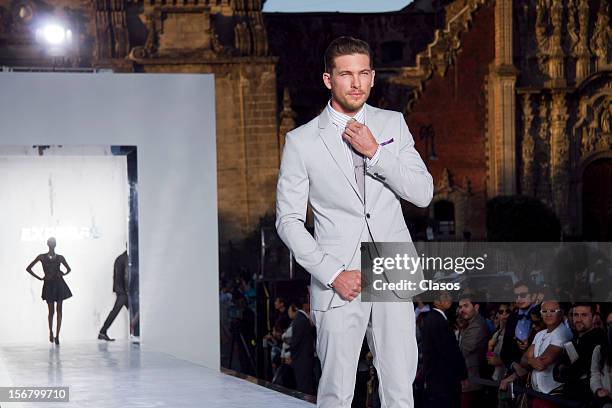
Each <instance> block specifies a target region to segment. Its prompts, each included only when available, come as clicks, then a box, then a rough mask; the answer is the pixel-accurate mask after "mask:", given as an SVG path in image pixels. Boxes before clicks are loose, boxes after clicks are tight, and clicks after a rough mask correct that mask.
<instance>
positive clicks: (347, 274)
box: [332, 269, 361, 302]
mask: <svg viewBox="0 0 612 408" xmlns="http://www.w3.org/2000/svg"><path fill="white" fill-rule="evenodd" d="M332 287H333V288H334V290H335V291H336V292H337V293H338V294H339V295H340V297H341V298H342V299H343V300H346V301H348V302H350V301H352V300H353V299H355V298H356V297H357V296H359V293H361V271H359V270H357V269H353V270H350V271H342V272H340V274H338V276H336V279H334V282H333V283H332Z"/></svg>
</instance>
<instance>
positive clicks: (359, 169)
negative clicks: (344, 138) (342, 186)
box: [351, 148, 365, 197]
mask: <svg viewBox="0 0 612 408" xmlns="http://www.w3.org/2000/svg"><path fill="white" fill-rule="evenodd" d="M351 153H352V155H353V167H354V169H355V181H356V182H357V188H358V189H359V192H360V193H361V197H365V195H364V191H365V174H364V173H363V164H364V160H363V156H362V155H360V154H359V153H357V151H355V149H353V148H351Z"/></svg>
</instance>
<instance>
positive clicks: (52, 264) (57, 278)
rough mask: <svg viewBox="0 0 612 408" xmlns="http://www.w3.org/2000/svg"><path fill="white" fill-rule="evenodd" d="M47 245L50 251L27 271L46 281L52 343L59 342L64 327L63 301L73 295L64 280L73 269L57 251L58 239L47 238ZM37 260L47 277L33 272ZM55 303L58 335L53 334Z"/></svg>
mask: <svg viewBox="0 0 612 408" xmlns="http://www.w3.org/2000/svg"><path fill="white" fill-rule="evenodd" d="M47 246H48V247H49V252H47V253H46V254H40V255H38V256H37V257H36V259H34V260H33V261H32V263H30V264H29V265H28V267H27V268H26V271H28V272H29V273H30V275H32V276H34V277H35V278H36V279H38V280H41V281H44V282H45V283H44V284H43V289H42V298H43V300H45V301H46V302H47V306H48V308H49V341H50V342H51V343H53V342H55V344H59V334H60V329H61V327H62V302H63V301H64V299H68V298H69V297H71V296H72V292H70V288H69V287H68V285H67V284H66V282H65V281H64V276H65V275H68V274H69V273H70V271H71V269H70V266H68V263H67V262H66V259H65V258H64V257H63V256H61V255H59V254H56V253H55V246H56V241H55V238H53V237H51V238H49V239H48V240H47ZM37 262H40V263H41V264H42V268H43V271H44V272H45V277H44V278H41V277H40V276H38V275H36V274H35V273H34V272H32V267H33V266H34V265H36V263H37ZM60 265H64V267H65V268H66V272H62V270H61V269H60ZM54 303H55V304H56V305H57V306H56V310H57V331H56V336H55V337H54V336H53V314H54Z"/></svg>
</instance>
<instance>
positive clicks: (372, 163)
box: [366, 145, 380, 168]
mask: <svg viewBox="0 0 612 408" xmlns="http://www.w3.org/2000/svg"><path fill="white" fill-rule="evenodd" d="M379 157H380V145H378V147H377V148H376V153H374V156H372V158H371V159H368V158H366V166H367V167H368V168H370V166H375V165H376V163H378V158H379Z"/></svg>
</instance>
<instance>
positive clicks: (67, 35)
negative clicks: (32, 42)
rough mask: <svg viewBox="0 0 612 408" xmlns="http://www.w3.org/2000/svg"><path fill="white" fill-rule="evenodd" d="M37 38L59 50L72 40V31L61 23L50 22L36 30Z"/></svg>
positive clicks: (51, 47)
mask: <svg viewBox="0 0 612 408" xmlns="http://www.w3.org/2000/svg"><path fill="white" fill-rule="evenodd" d="M36 39H37V41H38V42H40V43H43V44H46V45H47V46H48V47H50V49H53V50H55V51H57V50H58V48H60V47H64V46H66V45H69V44H70V43H71V42H72V31H71V30H69V29H67V28H66V27H64V26H63V25H61V24H59V23H48V24H45V25H44V26H42V27H41V28H39V29H37V30H36Z"/></svg>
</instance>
